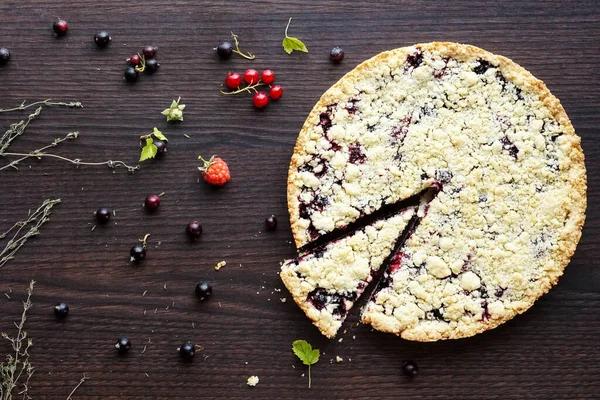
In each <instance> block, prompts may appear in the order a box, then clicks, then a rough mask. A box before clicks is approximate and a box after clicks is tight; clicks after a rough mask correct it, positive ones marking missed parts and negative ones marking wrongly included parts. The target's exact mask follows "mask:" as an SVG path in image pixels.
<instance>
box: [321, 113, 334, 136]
mask: <svg viewBox="0 0 600 400" xmlns="http://www.w3.org/2000/svg"><path fill="white" fill-rule="evenodd" d="M319 125H321V127H322V128H323V133H327V131H328V130H329V128H331V114H330V113H326V112H324V113H321V115H320V116H319Z"/></svg>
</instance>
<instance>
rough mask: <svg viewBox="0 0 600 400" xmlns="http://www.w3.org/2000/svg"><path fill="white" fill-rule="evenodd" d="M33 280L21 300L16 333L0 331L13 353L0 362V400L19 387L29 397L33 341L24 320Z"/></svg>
mask: <svg viewBox="0 0 600 400" xmlns="http://www.w3.org/2000/svg"><path fill="white" fill-rule="evenodd" d="M34 285H35V281H31V282H30V283H29V288H28V289H27V300H25V301H24V302H23V313H22V314H21V321H20V322H19V323H18V324H17V323H15V326H16V327H17V335H16V336H15V337H10V336H9V335H8V334H7V333H5V332H2V334H1V335H2V338H4V339H6V340H8V341H9V342H10V344H11V347H12V351H13V352H14V353H12V354H8V355H7V356H6V361H5V362H4V363H2V364H0V377H1V378H2V383H1V384H0V400H11V399H12V398H13V394H14V391H15V390H18V388H19V387H20V388H21V390H20V391H19V392H18V394H19V395H23V399H30V398H31V397H30V396H29V395H28V392H29V380H30V379H31V377H32V376H33V372H34V369H33V366H32V365H31V362H30V361H29V349H30V348H31V346H32V345H33V341H32V340H31V339H30V338H28V337H27V332H26V331H25V330H24V327H25V321H27V311H29V309H30V308H31V307H32V306H33V303H32V302H31V294H32V293H33V286H34Z"/></svg>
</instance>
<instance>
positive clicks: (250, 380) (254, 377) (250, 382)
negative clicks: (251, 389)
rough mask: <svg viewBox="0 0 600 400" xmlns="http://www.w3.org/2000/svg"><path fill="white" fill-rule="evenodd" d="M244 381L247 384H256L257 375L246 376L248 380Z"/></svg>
mask: <svg viewBox="0 0 600 400" xmlns="http://www.w3.org/2000/svg"><path fill="white" fill-rule="evenodd" d="M246 383H247V384H248V386H256V385H258V376H256V375H252V376H251V377H250V378H248V382H246Z"/></svg>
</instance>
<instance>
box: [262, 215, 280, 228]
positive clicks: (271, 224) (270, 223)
mask: <svg viewBox="0 0 600 400" xmlns="http://www.w3.org/2000/svg"><path fill="white" fill-rule="evenodd" d="M265 226H266V228H267V230H268V231H274V230H275V228H277V218H275V216H274V215H271V216H270V217H269V218H267V219H266V220H265Z"/></svg>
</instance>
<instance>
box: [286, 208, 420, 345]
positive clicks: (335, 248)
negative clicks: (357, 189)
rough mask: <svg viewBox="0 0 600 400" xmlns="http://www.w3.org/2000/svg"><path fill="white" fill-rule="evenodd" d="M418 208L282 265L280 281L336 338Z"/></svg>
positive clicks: (327, 332) (312, 316)
mask: <svg viewBox="0 0 600 400" xmlns="http://www.w3.org/2000/svg"><path fill="white" fill-rule="evenodd" d="M415 211H416V207H410V208H407V209H405V210H403V211H401V212H399V213H397V214H395V215H393V216H391V217H388V218H384V219H380V220H378V221H376V222H374V223H372V224H370V225H367V226H365V227H363V228H360V229H358V230H356V231H354V232H350V233H348V234H347V235H346V236H343V237H341V238H339V239H337V240H334V241H331V242H329V243H327V244H326V245H324V246H322V247H318V248H316V249H314V250H311V251H308V252H305V253H303V254H301V255H300V256H299V257H298V258H296V259H294V260H287V261H285V262H284V263H283V266H282V268H281V273H280V275H281V279H282V280H283V282H284V283H285V285H286V287H287V288H288V290H289V291H290V293H291V294H292V296H293V298H294V301H295V302H296V303H297V304H298V305H299V306H300V308H302V310H304V312H305V313H306V315H307V316H308V318H310V319H311V320H312V321H313V323H314V324H315V325H316V326H317V328H319V330H320V331H321V332H322V333H323V334H324V335H325V336H327V337H329V338H332V337H334V336H335V334H336V333H337V331H338V329H339V328H340V326H341V325H342V322H343V321H344V319H345V318H346V316H347V314H348V311H349V310H350V309H351V308H352V306H353V305H354V303H355V302H356V300H358V298H359V297H360V296H361V294H362V293H363V291H364V290H365V288H366V287H367V285H368V284H369V283H370V282H371V281H372V280H373V277H374V276H375V275H376V273H377V271H379V270H380V268H381V267H382V265H383V266H384V267H385V264H386V260H389V258H390V256H391V255H392V252H393V251H394V249H395V248H396V246H397V245H398V244H399V243H400V242H401V241H402V236H403V232H405V231H406V230H407V227H409V226H410V225H411V221H413V220H414V217H415Z"/></svg>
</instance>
